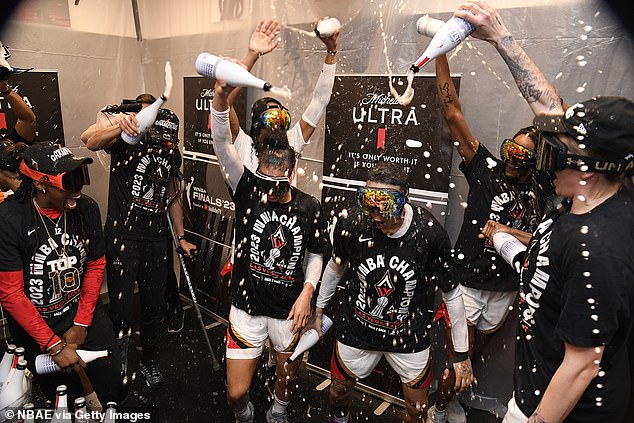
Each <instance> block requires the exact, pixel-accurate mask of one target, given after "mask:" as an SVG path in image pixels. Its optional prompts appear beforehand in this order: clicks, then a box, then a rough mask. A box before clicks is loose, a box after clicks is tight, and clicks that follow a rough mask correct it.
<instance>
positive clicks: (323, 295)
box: [316, 259, 346, 309]
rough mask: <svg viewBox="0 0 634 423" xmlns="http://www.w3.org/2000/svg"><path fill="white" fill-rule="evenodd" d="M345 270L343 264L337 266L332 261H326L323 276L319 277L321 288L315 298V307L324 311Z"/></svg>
mask: <svg viewBox="0 0 634 423" xmlns="http://www.w3.org/2000/svg"><path fill="white" fill-rule="evenodd" d="M345 270H346V265H345V264H337V263H335V261H334V260H333V259H330V261H328V264H327V265H326V269H325V270H324V274H323V275H322V277H321V287H320V288H319V295H318V296H317V304H316V305H317V307H319V308H321V309H324V308H326V306H327V305H328V302H329V301H330V299H331V298H332V296H333V295H334V293H335V290H336V289H337V284H338V283H339V280H340V279H341V277H342V276H343V272H344V271H345Z"/></svg>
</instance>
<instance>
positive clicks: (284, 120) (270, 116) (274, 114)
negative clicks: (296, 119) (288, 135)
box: [260, 107, 291, 131]
mask: <svg viewBox="0 0 634 423" xmlns="http://www.w3.org/2000/svg"><path fill="white" fill-rule="evenodd" d="M260 122H261V123H262V127H263V128H271V129H283V130H285V131H288V128H290V127H291V115H290V114H289V113H288V110H286V109H284V108H277V107H275V108H271V109H267V110H265V111H264V112H263V113H262V114H261V115H260Z"/></svg>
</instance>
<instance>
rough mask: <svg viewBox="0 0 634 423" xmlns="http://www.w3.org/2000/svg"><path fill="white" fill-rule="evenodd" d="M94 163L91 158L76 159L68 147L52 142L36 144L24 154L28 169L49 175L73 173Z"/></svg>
mask: <svg viewBox="0 0 634 423" xmlns="http://www.w3.org/2000/svg"><path fill="white" fill-rule="evenodd" d="M92 162H93V160H92V159H91V158H90V157H76V156H75V155H74V154H73V152H72V151H71V150H70V149H69V148H68V147H64V146H62V145H60V144H57V143H54V142H52V141H44V142H36V143H35V144H32V145H31V146H29V148H27V149H26V151H25V152H24V164H25V165H26V166H27V167H29V168H30V169H33V170H36V171H38V172H41V173H46V174H49V175H56V174H59V173H68V172H72V171H73V170H75V169H77V168H78V167H80V166H81V165H83V164H90V163H92Z"/></svg>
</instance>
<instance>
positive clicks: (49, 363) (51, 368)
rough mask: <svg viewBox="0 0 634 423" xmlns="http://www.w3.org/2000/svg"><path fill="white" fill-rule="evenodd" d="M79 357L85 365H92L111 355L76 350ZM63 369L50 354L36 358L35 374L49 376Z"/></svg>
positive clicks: (102, 351)
mask: <svg viewBox="0 0 634 423" xmlns="http://www.w3.org/2000/svg"><path fill="white" fill-rule="evenodd" d="M76 351H77V355H78V356H79V357H81V359H82V360H84V362H85V363H90V362H91V361H93V360H96V359H98V358H102V357H108V354H109V353H110V352H109V351H108V350H101V351H87V350H76ZM59 371H61V369H60V368H59V366H58V365H57V364H56V363H55V360H53V357H51V356H50V354H40V355H38V356H37V357H35V372H36V373H37V374H38V375H47V374H49V373H55V372H59Z"/></svg>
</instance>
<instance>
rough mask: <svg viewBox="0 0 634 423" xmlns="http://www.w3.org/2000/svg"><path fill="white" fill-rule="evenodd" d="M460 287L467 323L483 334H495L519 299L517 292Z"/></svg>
mask: <svg viewBox="0 0 634 423" xmlns="http://www.w3.org/2000/svg"><path fill="white" fill-rule="evenodd" d="M459 286H460V291H462V301H463V302H464V311H465V314H466V316H467V323H469V325H470V326H475V327H476V329H478V330H479V331H480V332H483V333H492V332H495V331H496V330H498V329H499V328H500V326H502V324H503V323H504V321H505V320H506V316H507V315H508V314H509V311H510V307H511V306H512V305H513V303H514V302H515V297H517V291H486V290H484V289H475V288H469V287H466V286H462V285H459Z"/></svg>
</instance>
